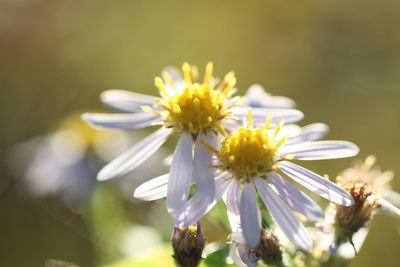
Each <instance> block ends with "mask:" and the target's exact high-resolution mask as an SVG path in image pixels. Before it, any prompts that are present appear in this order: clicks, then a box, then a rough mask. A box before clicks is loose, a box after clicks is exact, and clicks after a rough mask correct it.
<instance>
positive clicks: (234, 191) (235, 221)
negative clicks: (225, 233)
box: [224, 181, 240, 232]
mask: <svg viewBox="0 0 400 267" xmlns="http://www.w3.org/2000/svg"><path fill="white" fill-rule="evenodd" d="M224 201H225V203H226V208H227V212H228V219H229V224H230V225H231V230H232V232H236V231H238V230H239V228H240V213H239V203H240V187H239V183H237V182H236V181H234V182H232V183H231V184H230V186H229V188H228V191H227V194H226V197H225V199H224Z"/></svg>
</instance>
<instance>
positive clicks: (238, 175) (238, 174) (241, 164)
mask: <svg viewBox="0 0 400 267" xmlns="http://www.w3.org/2000/svg"><path fill="white" fill-rule="evenodd" d="M248 118H249V119H248V125H249V127H248V128H244V127H243V128H240V129H239V130H238V131H237V132H234V133H232V134H231V135H230V136H228V137H226V138H224V139H223V140H222V141H221V148H220V149H219V150H218V151H216V154H217V157H218V159H219V162H220V163H219V165H218V167H219V168H220V169H222V170H225V171H229V172H231V173H232V174H233V177H234V178H235V179H237V180H240V181H243V182H246V181H249V180H250V179H252V178H256V177H259V176H261V175H264V174H265V173H267V172H269V171H271V170H273V169H274V167H275V163H276V162H277V161H278V160H279V159H280V157H279V155H278V153H277V152H278V149H279V147H280V146H281V145H282V144H283V143H284V142H285V141H286V137H284V138H282V139H281V140H280V141H278V140H277V139H276V136H277V134H278V132H279V131H280V129H281V128H282V126H283V121H282V122H281V123H280V124H279V125H278V127H277V128H276V130H275V132H274V133H273V134H268V133H267V129H268V127H269V123H270V121H271V116H268V118H267V124H266V126H265V127H264V128H253V122H252V118H251V109H249V115H248Z"/></svg>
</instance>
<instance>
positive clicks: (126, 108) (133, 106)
mask: <svg viewBox="0 0 400 267" xmlns="http://www.w3.org/2000/svg"><path fill="white" fill-rule="evenodd" d="M100 99H101V101H102V102H103V103H104V104H106V105H107V106H109V107H111V108H113V109H115V110H118V111H121V112H140V111H142V108H141V107H142V106H153V105H154V104H155V103H156V100H157V98H156V97H154V96H149V95H144V94H138V93H134V92H130V91H126V90H120V89H110V90H107V91H104V92H103V93H101V95H100Z"/></svg>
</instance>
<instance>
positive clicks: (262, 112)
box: [231, 107, 304, 125]
mask: <svg viewBox="0 0 400 267" xmlns="http://www.w3.org/2000/svg"><path fill="white" fill-rule="evenodd" d="M231 111H232V114H233V115H235V116H237V117H239V119H242V118H243V117H247V111H248V108H247V107H235V108H232V109H231ZM269 113H272V120H271V123H272V124H273V125H274V124H278V123H279V122H280V121H281V120H282V119H284V120H285V122H286V123H294V122H297V121H299V120H301V119H303V117H304V114H303V112H301V111H300V110H297V109H267V108H253V110H252V114H253V120H254V123H256V124H264V123H265V120H266V118H267V116H268V114H269Z"/></svg>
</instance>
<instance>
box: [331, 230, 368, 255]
mask: <svg viewBox="0 0 400 267" xmlns="http://www.w3.org/2000/svg"><path fill="white" fill-rule="evenodd" d="M368 231H369V228H368V227H363V228H361V229H360V230H358V231H357V232H356V233H355V234H354V235H353V237H352V240H353V244H354V247H353V245H351V244H350V242H346V243H344V244H343V245H341V246H340V247H339V249H338V251H337V254H339V255H340V256H342V257H343V258H345V259H352V258H354V257H355V256H356V254H355V251H354V248H355V249H356V251H357V252H358V251H360V249H361V247H362V245H363V244H364V241H365V239H366V238H367V235H368Z"/></svg>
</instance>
